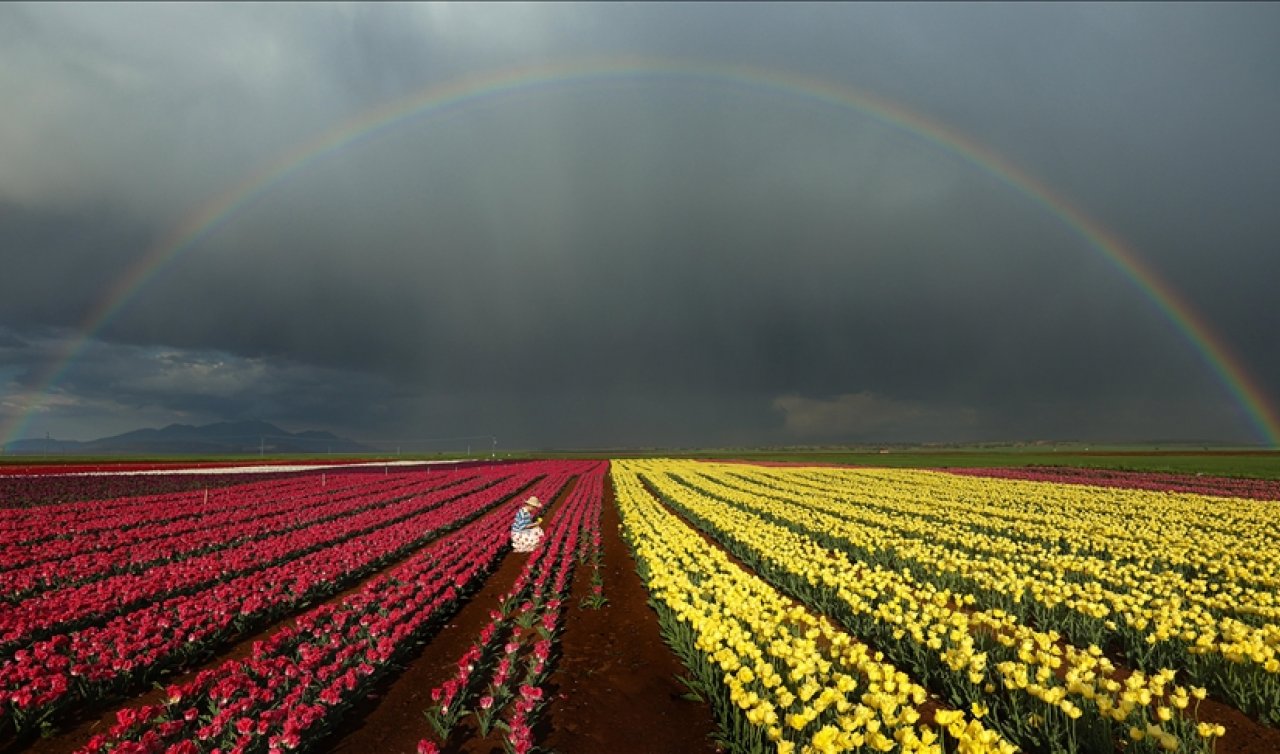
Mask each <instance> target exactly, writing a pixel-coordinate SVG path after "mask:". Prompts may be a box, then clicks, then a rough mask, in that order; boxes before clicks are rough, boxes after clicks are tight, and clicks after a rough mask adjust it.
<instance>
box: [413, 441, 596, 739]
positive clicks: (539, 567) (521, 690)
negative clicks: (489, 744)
mask: <svg viewBox="0 0 1280 754" xmlns="http://www.w3.org/2000/svg"><path fill="white" fill-rule="evenodd" d="M607 470H608V465H607V464H605V463H600V464H597V465H596V466H595V467H594V468H592V469H591V470H590V471H589V472H588V473H585V474H583V475H582V476H581V477H580V478H579V481H578V484H577V486H576V487H575V488H574V490H573V492H572V493H570V495H569V497H568V499H567V500H566V501H565V502H564V505H563V506H562V507H561V509H560V510H559V511H557V513H556V516H555V518H554V519H553V521H552V522H551V524H550V525H549V526H548V528H547V532H548V533H547V539H546V540H545V541H544V543H543V544H542V545H541V546H539V547H538V549H537V550H535V551H534V553H533V554H532V555H531V556H530V557H529V560H528V561H527V562H526V563H525V567H524V569H523V570H522V571H521V572H520V575H519V576H518V577H517V578H516V582H515V584H514V585H513V586H512V587H511V589H510V591H508V592H507V594H506V595H505V596H504V597H503V598H502V599H501V600H500V603H499V604H500V609H499V610H494V611H492V612H490V614H489V618H490V622H489V623H488V624H487V625H486V626H485V627H484V628H483V629H482V630H481V632H480V635H479V637H478V639H477V641H476V642H475V643H473V644H472V645H471V646H470V647H469V648H468V649H467V651H466V652H465V653H464V654H463V655H462V657H460V658H459V659H458V661H457V664H456V666H457V673H456V674H455V675H454V677H452V678H450V679H449V680H447V681H445V682H444V683H443V684H441V685H440V686H438V687H436V688H434V689H432V691H431V699H432V704H431V706H430V707H428V709H427V710H426V716H427V719H428V720H429V721H430V722H431V724H432V727H433V728H435V731H436V735H437V738H438V740H439V741H440V742H441V743H440V744H437V742H436V741H434V740H432V739H429V738H424V739H422V740H421V741H419V742H418V751H419V752H420V754H433V753H434V752H438V751H439V745H441V744H443V743H445V742H447V741H448V740H449V737H450V735H451V733H453V731H454V730H455V726H456V725H457V724H458V723H459V722H460V721H461V720H462V719H463V718H465V717H466V716H467V715H474V716H475V719H476V724H477V726H478V728H479V731H480V734H481V735H482V736H487V735H488V734H489V730H490V727H491V726H492V725H493V724H494V723H495V721H497V722H498V724H499V725H501V726H502V727H503V728H504V730H505V735H504V741H505V745H506V746H507V748H508V749H509V750H511V751H513V752H520V753H521V754H523V753H524V752H527V751H530V750H531V749H532V746H533V740H532V717H533V715H534V714H535V712H536V710H537V709H538V708H539V707H540V706H541V703H540V702H541V700H542V698H543V690H542V683H543V681H544V680H545V678H546V675H547V673H548V672H549V667H548V665H549V661H550V657H551V654H552V651H553V649H554V642H555V638H556V636H557V634H558V631H559V629H560V627H561V621H562V618H563V613H564V599H563V598H564V595H565V593H566V591H567V590H568V586H569V579H570V577H571V576H572V574H573V568H574V562H575V555H576V554H577V553H578V551H579V547H578V543H579V542H580V541H581V540H583V539H588V538H590V533H591V532H593V531H595V532H598V531H599V523H600V503H601V499H602V497H603V494H602V485H603V479H604V474H605V472H606V471H607ZM472 706H474V709H471V707H472ZM504 712H505V714H504Z"/></svg>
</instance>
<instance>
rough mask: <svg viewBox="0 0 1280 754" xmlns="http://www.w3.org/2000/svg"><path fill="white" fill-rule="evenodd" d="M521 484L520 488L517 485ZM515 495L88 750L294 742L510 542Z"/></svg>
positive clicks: (222, 750) (236, 748)
mask: <svg viewBox="0 0 1280 754" xmlns="http://www.w3.org/2000/svg"><path fill="white" fill-rule="evenodd" d="M537 466H538V467H539V468H541V469H542V470H543V471H546V472H549V473H548V475H547V476H546V477H545V478H544V479H543V480H541V481H540V482H539V483H538V484H536V485H535V486H534V488H533V490H532V491H533V492H534V494H538V495H539V496H540V497H541V496H545V497H547V498H552V497H554V496H555V495H556V494H557V493H558V491H559V490H560V488H561V487H563V486H564V484H566V483H567V482H568V480H569V472H571V471H572V470H573V469H574V468H575V467H576V466H580V464H573V463H571V462H565V463H559V464H538V465H537ZM522 494H523V493H522ZM517 504H518V503H516V502H515V501H512V503H511V504H510V505H504V506H503V507H502V508H500V509H499V510H498V511H495V512H493V513H491V514H490V515H488V516H485V517H483V518H482V519H480V520H479V521H477V522H475V523H473V524H471V525H469V526H467V527H466V528H464V529H463V530H461V531H458V532H456V533H454V534H452V535H450V536H449V537H446V538H444V539H442V540H440V541H438V542H437V543H435V544H434V545H432V546H431V547H429V548H427V549H425V550H422V551H421V552H419V553H417V554H416V555H414V556H413V557H411V558H410V559H409V560H408V561H406V562H405V563H403V564H402V565H400V566H398V567H397V568H395V569H394V570H392V571H391V572H390V573H388V574H386V575H384V576H381V577H379V578H376V579H374V580H372V581H370V582H369V583H368V584H366V585H365V587H364V588H363V589H361V590H360V591H359V592H357V593H355V594H352V595H350V596H348V597H346V598H345V599H343V600H342V602H341V603H338V604H329V605H323V606H321V607H318V608H315V609H313V610H311V611H310V612H308V613H306V614H305V615H303V616H301V617H300V618H299V619H298V620H297V622H296V623H295V625H293V626H291V627H289V628H286V629H284V630H282V631H280V632H278V633H276V634H274V635H273V636H271V637H270V638H268V639H266V640H265V641H262V642H258V643H256V644H255V645H254V648H253V653H252V655H251V656H250V657H249V658H248V659H245V660H229V661H227V662H225V663H223V664H222V665H220V666H218V667H216V668H213V669H210V670H207V671H204V672H201V673H199V674H198V675H197V676H196V677H195V678H194V679H192V680H191V681H189V682H188V683H185V684H182V685H174V686H171V687H169V689H168V690H167V695H166V699H165V701H164V703H163V704H157V705H147V706H143V707H141V708H138V709H130V710H125V711H123V712H121V713H120V714H119V715H118V716H117V723H116V725H114V726H113V727H112V729H111V730H109V731H108V732H106V733H104V734H100V735H97V736H95V737H94V738H92V739H91V740H90V741H89V743H88V744H86V746H85V747H84V748H83V749H81V752H82V753H83V754H92V753H97V752H107V751H115V752H147V753H150V752H155V753H156V754H159V753H160V752H172V753H173V754H179V753H185V752H197V751H209V752H217V754H228V753H230V752H235V753H237V754H240V753H243V752H249V751H262V750H263V749H264V748H265V749H266V750H268V751H280V750H284V749H296V748H300V747H302V746H304V745H305V744H306V743H307V742H308V741H314V740H316V739H317V738H318V737H319V736H321V735H323V733H324V732H325V731H326V730H327V729H328V728H329V727H330V726H332V725H333V724H334V723H335V722H336V721H337V720H338V719H340V718H341V716H342V714H343V713H344V712H345V711H346V710H347V709H348V708H349V706H350V705H351V703H352V702H353V700H355V699H357V698H359V697H360V696H362V695H363V694H365V693H367V691H368V689H369V688H370V687H371V686H372V685H373V683H375V682H376V680H377V679H378V678H379V677H381V676H382V675H383V674H385V673H386V672H388V671H389V670H390V669H391V667H392V662H393V661H394V659H395V658H396V657H397V656H400V655H402V654H403V653H404V652H405V651H407V650H408V649H409V648H411V647H412V646H413V645H414V644H415V643H416V642H417V641H419V640H420V639H421V637H422V636H423V635H424V634H425V633H426V632H427V631H428V630H429V629H430V628H431V626H432V625H434V624H436V623H438V622H439V620H440V618H441V617H442V616H443V615H444V614H445V613H447V612H449V611H451V610H452V609H453V607H454V606H455V605H456V603H457V602H458V601H459V599H461V596H462V595H463V594H465V593H467V592H468V591H469V590H470V589H471V588H472V587H474V586H475V585H476V584H477V583H478V582H479V580H480V579H481V577H482V576H483V575H484V574H486V573H488V572H489V571H490V570H492V568H493V566H494V564H495V563H496V562H497V560H498V558H499V557H500V556H501V555H502V554H503V553H504V552H506V545H507V538H508V527H509V525H510V521H511V516H512V515H513V513H514V509H515V507H516V505H517Z"/></svg>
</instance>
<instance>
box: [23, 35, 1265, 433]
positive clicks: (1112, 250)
mask: <svg viewBox="0 0 1280 754" xmlns="http://www.w3.org/2000/svg"><path fill="white" fill-rule="evenodd" d="M627 80H637V81H641V82H643V81H652V80H659V81H663V80H667V81H682V82H701V83H704V84H712V85H721V86H736V87H742V88H747V89H752V90H756V91H761V92H764V93H768V94H773V95H778V96H787V97H792V98H800V99H804V100H809V101H812V102H819V103H823V104H826V105H829V106H832V107H836V108H840V109H844V110H852V111H854V112H856V113H859V114H861V115H864V116H869V117H871V118H873V119H875V120H877V121H880V122H881V123H884V124H888V125H890V126H893V127H895V128H899V129H902V130H904V131H907V132H909V133H911V134H913V135H914V136H916V137H918V138H920V139H923V140H924V141H926V142H929V143H931V144H933V145H934V146H936V147H937V148H939V149H941V150H943V151H944V152H948V153H952V154H954V155H958V156H959V157H961V158H963V159H964V160H965V161H966V162H968V163H969V164H971V165H972V166H974V167H977V168H979V169H980V170H982V171H984V172H985V173H987V174H988V175H990V176H992V177H994V178H995V179H997V180H998V181H999V182H1001V183H1003V184H1004V185H1006V186H1008V187H1009V188H1011V189H1013V190H1014V191H1015V192H1016V193H1018V194H1020V195H1022V196H1023V197H1025V198H1026V199H1027V200H1029V201H1031V202H1032V203H1033V204H1035V205H1038V206H1039V207H1040V208H1041V209H1042V210H1044V211H1046V212H1048V213H1050V214H1051V215H1053V216H1055V217H1057V218H1058V219H1059V220H1061V221H1062V222H1063V223H1064V224H1065V225H1066V226H1068V227H1069V228H1070V229H1071V230H1072V231H1074V232H1075V233H1076V234H1078V235H1079V236H1080V237H1081V238H1083V239H1084V240H1085V241H1086V242H1087V243H1088V245H1089V246H1090V247H1091V248H1093V249H1094V250H1095V251H1097V252H1098V253H1099V254H1100V255H1101V256H1102V257H1103V258H1104V259H1106V260H1107V262H1109V263H1110V265H1111V266H1112V267H1113V268H1114V269H1116V270H1117V271H1118V272H1120V273H1121V274H1122V275H1123V276H1124V277H1125V278H1127V279H1128V280H1129V281H1130V282H1131V283H1132V284H1133V285H1134V286H1135V287H1136V288H1137V289H1138V291H1140V292H1141V293H1142V295H1143V296H1144V297H1145V298H1147V299H1148V300H1149V301H1150V302H1151V303H1152V304H1154V305H1155V307H1156V308H1157V309H1158V310H1159V311H1160V312H1161V313H1162V314H1163V316H1164V317H1165V318H1166V319H1167V320H1168V321H1169V322H1170V323H1172V324H1173V325H1174V327H1175V328H1176V329H1177V330H1178V331H1179V332H1180V333H1182V335H1183V336H1184V337H1185V338H1186V340H1187V341H1188V342H1189V343H1190V344H1191V346H1192V347H1193V348H1194V349H1195V351H1196V352H1197V353H1198V354H1199V356H1200V357H1201V359H1202V360H1203V361H1204V363H1205V364H1206V365H1207V366H1208V367H1209V369H1210V370H1211V371H1212V372H1213V374H1214V375H1215V377H1216V378H1217V379H1218V381H1219V382H1220V383H1221V384H1222V385H1223V386H1224V388H1225V389H1226V390H1227V392H1228V393H1229V394H1230V396H1231V397H1232V399H1233V400H1234V401H1235V402H1236V403H1237V405H1239V407H1240V408H1241V409H1243V411H1244V413H1245V415H1246V416H1247V417H1248V419H1249V421H1250V423H1251V424H1252V426H1253V428H1254V429H1255V431H1256V432H1257V433H1258V435H1259V436H1260V437H1261V438H1262V439H1263V440H1264V441H1265V442H1266V443H1267V444H1269V445H1271V446H1280V420H1277V415H1276V412H1275V410H1274V409H1273V408H1272V406H1271V405H1270V403H1269V401H1268V400H1267V396H1266V393H1265V392H1264V391H1263V390H1262V389H1261V388H1260V387H1259V386H1258V385H1257V383H1256V381H1255V380H1254V379H1253V378H1251V377H1250V375H1249V373H1248V372H1247V370H1246V369H1245V368H1244V366H1243V365H1242V364H1241V363H1240V362H1239V360H1238V359H1236V358H1235V357H1234V356H1233V355H1232V354H1231V352H1230V349H1228V347H1227V346H1226V344H1225V343H1223V342H1222V340H1221V338H1219V337H1217V336H1216V334H1215V333H1214V332H1213V330H1212V329H1211V328H1210V327H1209V325H1208V323H1207V322H1206V321H1205V320H1204V319H1203V317H1201V316H1200V315H1198V314H1197V313H1196V311H1195V310H1194V309H1192V308H1191V307H1190V306H1189V305H1188V304H1187V303H1186V301H1185V300H1184V299H1183V298H1182V297H1181V296H1180V295H1179V294H1178V293H1177V291H1175V290H1174V289H1173V288H1172V287H1171V286H1170V285H1169V284H1168V283H1166V282H1165V281H1164V280H1162V279H1161V278H1160V276H1159V275H1157V274H1156V273H1155V271H1154V270H1152V269H1150V268H1149V267H1148V266H1146V265H1145V264H1144V263H1143V262H1142V261H1141V260H1140V259H1139V258H1138V257H1137V256H1136V255H1135V254H1134V253H1133V252H1132V251H1131V250H1130V249H1128V248H1127V247H1126V246H1125V245H1124V243H1123V242H1122V241H1121V240H1120V239H1119V238H1118V237H1116V236H1115V235H1114V234H1112V233H1110V232H1108V231H1107V230H1106V229H1105V228H1104V227H1102V226H1101V225H1100V224H1099V223H1097V222H1095V221H1093V220H1092V219H1090V218H1089V217H1088V216H1086V215H1085V214H1084V213H1083V212H1082V211H1080V210H1079V209H1078V208H1076V207H1075V206H1074V205H1073V204H1071V203H1070V202H1068V201H1067V200H1066V199H1065V198H1064V197H1062V196H1061V195H1059V194H1058V193H1056V192H1054V191H1053V190H1051V189H1050V188H1049V187H1048V186H1046V185H1044V184H1043V183H1041V182H1040V181H1039V180H1037V179H1036V178H1034V177H1032V176H1031V175H1029V174H1027V173H1026V172H1024V171H1023V170H1021V169H1020V168H1018V167H1016V166H1015V165H1013V164H1011V163H1010V162H1008V161H1007V160H1005V159H1004V158H1002V157H1000V156H999V155H997V154H995V153H993V152H992V151H990V150H989V149H987V148H986V147H984V146H982V145H980V144H978V143H977V142H975V141H973V140H972V139H970V138H968V137H966V136H963V135H961V134H959V133H957V132H955V131H953V130H951V129H949V128H947V127H946V126H944V125H941V124H939V123H936V122H933V121H930V120H928V119H926V118H925V117H924V116H922V115H919V114H917V113H914V112H912V111H910V110H908V109H906V108H904V107H902V106H901V105H898V104H896V103H893V102H890V101H887V100H885V99H883V98H880V97H878V96H875V95H872V94H869V93H866V92H862V91H859V90H856V89H853V88H849V87H845V86H843V85H837V84H834V83H831V82H828V81H822V80H817V79H812V78H805V77H800V76H796V75H791V74H787V73H782V72H778V71H773V70H767V69H759V68H750V67H743V66H726V65H711V64H705V63H698V62H681V61H672V60H647V59H640V60H636V59H615V58H611V59H606V60H585V61H576V62H570V63H561V64H556V65H547V66H540V67H534V68H519V69H511V70H504V71H498V72H494V73H488V74H484V75H477V76H471V77H465V78H461V79H458V80H456V81H453V82H451V83H448V84H444V85H441V86H437V87H431V88H427V89H425V90H422V91H420V92H418V93H415V94H413V95H410V96H407V97H404V98H401V99H397V100H394V101H391V102H389V103H387V104H384V105H382V106H380V107H377V108H374V109H371V110H369V111H367V112H365V113H363V114H361V115H360V116H358V117H356V118H354V119H352V120H349V121H347V122H345V123H343V124H341V125H339V126H337V127H334V128H332V129H329V130H328V131H325V132H323V133H321V134H319V135H317V136H315V137H314V138H312V139H310V140H309V141H306V142H304V143H301V144H299V145H298V146H297V147H295V148H293V149H291V150H289V151H288V152H286V153H284V154H282V155H281V156H280V157H279V158H278V159H276V160H274V161H273V162H272V163H270V164H268V165H265V166H264V167H262V168H261V169H259V170H257V171H255V172H254V173H252V174H251V175H248V176H246V178H245V179H244V180H243V181H242V182H240V183H239V184H237V185H235V186H233V187H231V188H230V189H228V190H227V191H225V192H224V193H222V194H220V195H218V196H216V197H214V198H213V199H212V200H210V201H208V202H206V203H205V204H203V205H202V206H200V207H198V208H197V209H196V210H195V211H193V212H192V213H191V214H190V215H188V216H187V217H186V218H185V219H184V220H183V221H182V222H181V223H180V224H179V225H177V226H176V227H175V228H173V229H172V231H171V232H170V233H168V234H167V235H166V236H165V237H163V238H162V239H161V240H160V241H159V242H158V243H156V244H155V245H154V246H152V247H151V249H150V250H149V251H148V252H147V253H146V254H145V255H144V256H143V257H142V258H141V259H140V260H139V261H138V262H136V263H135V264H134V265H133V266H132V267H131V268H130V269H129V270H128V271H127V272H126V273H125V274H124V275H122V276H121V277H120V278H119V280H117V281H116V283H115V285H114V286H112V287H111V288H110V289H109V290H108V291H107V292H106V295H105V296H103V298H102V299H101V300H100V302H99V303H98V304H97V306H95V307H94V308H93V309H92V310H91V311H90V312H89V313H88V314H87V315H86V317H85V319H84V322H83V323H82V325H81V327H80V328H79V329H78V330H77V332H76V334H75V336H74V337H72V338H70V339H68V340H67V341H65V342H64V343H63V345H62V347H61V348H60V349H59V350H60V352H59V353H57V354H56V355H55V358H53V359H51V360H50V361H49V363H48V365H47V367H46V369H45V370H44V371H43V373H42V374H41V375H39V376H38V377H37V378H36V379H35V380H34V384H35V385H36V388H34V389H33V390H31V391H29V393H28V394H27V397H26V402H27V405H26V406H25V407H24V408H23V410H22V411H21V412H20V413H19V414H17V415H16V418H15V419H13V420H12V421H11V422H10V424H11V426H10V427H9V428H7V429H6V428H3V427H0V441H7V440H9V439H16V438H17V437H19V436H20V435H21V433H22V432H23V430H24V429H25V427H26V424H27V422H28V421H29V419H30V417H31V416H32V415H33V414H34V412H35V411H36V410H37V409H38V408H39V407H40V406H41V405H42V403H43V401H45V400H47V396H48V394H49V391H50V390H51V389H52V388H53V387H54V386H55V385H56V383H57V382H58V380H59V379H60V378H61V377H62V376H63V375H64V373H65V372H66V371H67V370H68V368H69V367H70V366H71V364H73V363H74V361H75V359H76V357H77V356H78V355H79V353H80V352H81V351H82V350H83V349H84V348H85V346H86V345H87V344H88V343H89V341H90V340H91V339H92V338H93V337H94V336H95V335H96V334H97V333H98V332H100V331H101V330H102V328H103V327H104V326H105V325H106V324H107V323H108V322H110V321H111V319H112V318H113V317H114V316H115V315H116V314H117V313H118V312H119V311H120V310H121V309H122V308H123V307H124V306H125V305H126V304H127V303H128V302H129V301H130V300H131V299H132V298H133V297H134V296H135V295H136V294H137V292H138V291H139V290H140V289H141V288H143V287H144V286H145V285H146V284H147V283H148V282H149V281H150V280H152V279H153V278H154V277H155V276H156V275H157V274H158V273H159V272H161V271H162V270H163V269H165V268H166V267H168V266H169V265H171V264H172V263H173V262H174V261H175V260H176V259H178V258H180V257H181V256H182V255H183V254H184V253H186V252H188V251H190V250H191V249H193V248H195V247H197V246H198V245H199V244H200V242H201V241H203V240H205V239H206V238H208V237H209V236H211V235H213V234H214V233H216V232H217V231H218V230H219V229H220V228H221V227H222V226H224V225H225V224H226V223H227V222H228V221H229V220H231V219H232V218H234V217H236V216H238V215H239V214H240V213H241V212H243V211H244V210H245V209H246V208H247V207H249V206H251V205H252V204H253V203H254V202H256V201H257V200H258V199H260V198H261V197H263V196H264V195H265V194H267V193H268V192H270V191H271V190H272V189H274V188H276V187H278V186H280V185H282V184H284V183H286V182H287V181H288V180H289V179H290V178H291V177H293V176H295V175H297V174H298V173H300V172H302V171H304V170H306V169H307V168H308V167H309V166H311V165H313V164H315V163H317V162H319V161H321V160H323V159H325V158H326V157H328V156H330V155H333V154H335V153H337V152H339V151H342V150H344V149H348V148H350V147H352V146H354V145H356V144H359V143H362V142H366V141H368V140H370V139H373V138H376V137H377V136H378V135H380V134H383V133H385V132H387V131H388V130H390V129H391V128H393V127H396V126H398V125H401V124H404V123H408V122H413V121H415V120H418V119H429V118H439V117H441V116H443V115H445V114H447V113H450V112H456V111H460V110H462V109H464V108H466V107H467V106H472V105H475V104H478V103H482V102H486V101H492V100H497V99H500V98H502V97H505V96H509V95H512V94H515V93H526V92H537V91H539V90H550V89H555V88H569V87H581V86H585V85H590V84H613V83H620V82H623V81H627Z"/></svg>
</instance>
